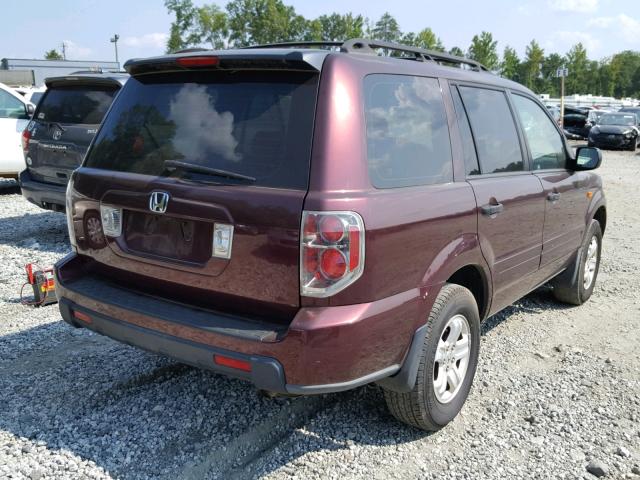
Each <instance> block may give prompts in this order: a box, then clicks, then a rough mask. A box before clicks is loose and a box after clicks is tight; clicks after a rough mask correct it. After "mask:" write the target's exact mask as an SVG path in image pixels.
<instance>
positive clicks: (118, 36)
mask: <svg viewBox="0 0 640 480" xmlns="http://www.w3.org/2000/svg"><path fill="white" fill-rule="evenodd" d="M118 40H120V35H118V34H117V33H116V34H115V35H114V36H113V37H111V38H110V39H109V41H110V42H111V43H113V46H114V47H115V48H116V63H117V64H118V70H120V62H119V61H118Z"/></svg>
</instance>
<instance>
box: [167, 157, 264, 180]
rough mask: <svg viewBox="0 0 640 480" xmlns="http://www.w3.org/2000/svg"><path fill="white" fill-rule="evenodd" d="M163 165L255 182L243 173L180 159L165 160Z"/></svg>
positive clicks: (253, 178)
mask: <svg viewBox="0 0 640 480" xmlns="http://www.w3.org/2000/svg"><path fill="white" fill-rule="evenodd" d="M164 166H165V167H166V168H173V169H175V170H182V171H185V172H193V173H203V174H205V175H214V176H216V177H225V178H231V179H233V180H245V181H247V182H255V181H256V178H255V177H250V176H249V175H243V174H242V173H237V172H231V171H229V170H223V169H221V168H213V167H205V166H204V165H198V164H197V163H189V162H183V161H181V160H165V161H164Z"/></svg>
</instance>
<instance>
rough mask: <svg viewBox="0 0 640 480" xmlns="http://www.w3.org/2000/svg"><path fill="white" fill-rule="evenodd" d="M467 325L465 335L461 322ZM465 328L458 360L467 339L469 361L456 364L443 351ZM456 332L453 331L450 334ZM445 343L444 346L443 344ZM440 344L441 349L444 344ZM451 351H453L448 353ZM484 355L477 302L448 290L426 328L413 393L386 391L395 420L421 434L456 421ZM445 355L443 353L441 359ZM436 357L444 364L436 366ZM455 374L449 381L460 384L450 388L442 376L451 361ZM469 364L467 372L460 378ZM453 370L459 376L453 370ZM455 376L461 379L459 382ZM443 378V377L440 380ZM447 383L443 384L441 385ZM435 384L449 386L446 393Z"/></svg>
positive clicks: (451, 286)
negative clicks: (479, 361) (482, 352)
mask: <svg viewBox="0 0 640 480" xmlns="http://www.w3.org/2000/svg"><path fill="white" fill-rule="evenodd" d="M465 321H466V331H465V327H464V325H463V323H462V322H465ZM452 322H453V323H452ZM457 326H460V327H461V331H460V334H459V336H458V341H457V343H456V345H458V346H459V348H460V349H462V350H460V354H462V351H463V345H464V339H465V336H466V339H467V351H468V356H467V357H466V359H465V357H461V359H459V360H455V358H456V357H455V356H454V355H453V354H454V350H451V351H449V352H448V353H447V352H445V351H444V350H443V349H440V350H439V348H438V347H439V345H440V347H443V345H445V344H446V342H447V341H448V340H449V338H448V335H449V334H451V332H452V331H454V330H456V331H457ZM452 328H453V329H454V330H452ZM443 337H444V340H442V339H443ZM441 340H442V343H441ZM449 348H453V347H451V346H450V347H449ZM479 351H480V315H479V314H478V305H477V304H476V301H475V298H474V297H473V295H472V294H471V292H470V291H469V290H467V289H466V288H464V287H462V286H460V285H455V284H451V283H447V284H445V285H444V286H443V287H442V289H441V290H440V293H439V294H438V296H437V298H436V300H435V302H434V304H433V308H432V309H431V313H430V314H429V320H428V324H427V333H426V335H425V339H424V344H423V347H422V351H421V353H420V362H419V366H418V375H417V378H416V383H415V385H414V387H413V390H411V391H410V392H406V393H400V392H395V391H392V390H387V389H384V387H383V391H384V397H385V400H386V402H387V406H388V408H389V411H390V412H391V414H392V415H393V416H394V417H396V418H397V419H398V420H400V421H401V422H403V423H406V424H408V425H411V426H414V427H417V428H419V429H422V430H427V431H436V430H440V429H441V428H442V427H444V426H445V425H446V424H447V423H449V422H450V421H451V420H453V419H454V418H455V417H456V415H458V413H459V412H460V409H462V406H463V405H464V402H465V400H466V399H467V396H468V395H469V390H470V389H471V383H472V382H473V377H474V375H475V372H476V367H477V365H478V353H479ZM443 352H444V353H443ZM436 353H438V356H439V357H440V358H441V360H440V361H439V362H436ZM451 358H454V360H453V363H448V365H449V366H450V368H451V372H452V373H451V377H452V378H458V379H459V378H460V376H462V380H461V381H459V382H458V383H457V385H458V386H457V387H455V389H454V388H452V384H451V383H450V381H449V378H450V377H449V374H444V373H442V372H445V365H447V361H448V360H450V359H451ZM465 360H466V369H462V370H464V372H462V370H461V367H463V366H464V362H465ZM454 366H455V371H454V370H453V368H454ZM455 373H458V374H459V375H458V376H456V375H455ZM441 375H444V376H441ZM443 379H444V380H446V382H442V380H443ZM434 381H438V385H440V386H442V384H443V383H445V390H444V392H443V391H442V389H440V391H439V393H437V392H436V387H435V384H434Z"/></svg>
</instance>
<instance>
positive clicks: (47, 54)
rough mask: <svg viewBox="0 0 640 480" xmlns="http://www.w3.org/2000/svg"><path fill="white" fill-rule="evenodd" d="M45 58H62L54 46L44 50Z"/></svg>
mask: <svg viewBox="0 0 640 480" xmlns="http://www.w3.org/2000/svg"><path fill="white" fill-rule="evenodd" d="M44 58H45V60H62V55H61V54H60V52H58V51H57V50H56V49H55V48H54V49H52V50H49V51H48V52H45V54H44Z"/></svg>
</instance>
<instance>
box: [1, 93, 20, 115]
mask: <svg viewBox="0 0 640 480" xmlns="http://www.w3.org/2000/svg"><path fill="white" fill-rule="evenodd" d="M25 115H26V113H25V109H24V104H23V103H22V102H21V101H20V100H18V99H17V98H15V97H14V96H13V95H10V94H9V93H7V92H5V91H4V90H0V118H25Z"/></svg>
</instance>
